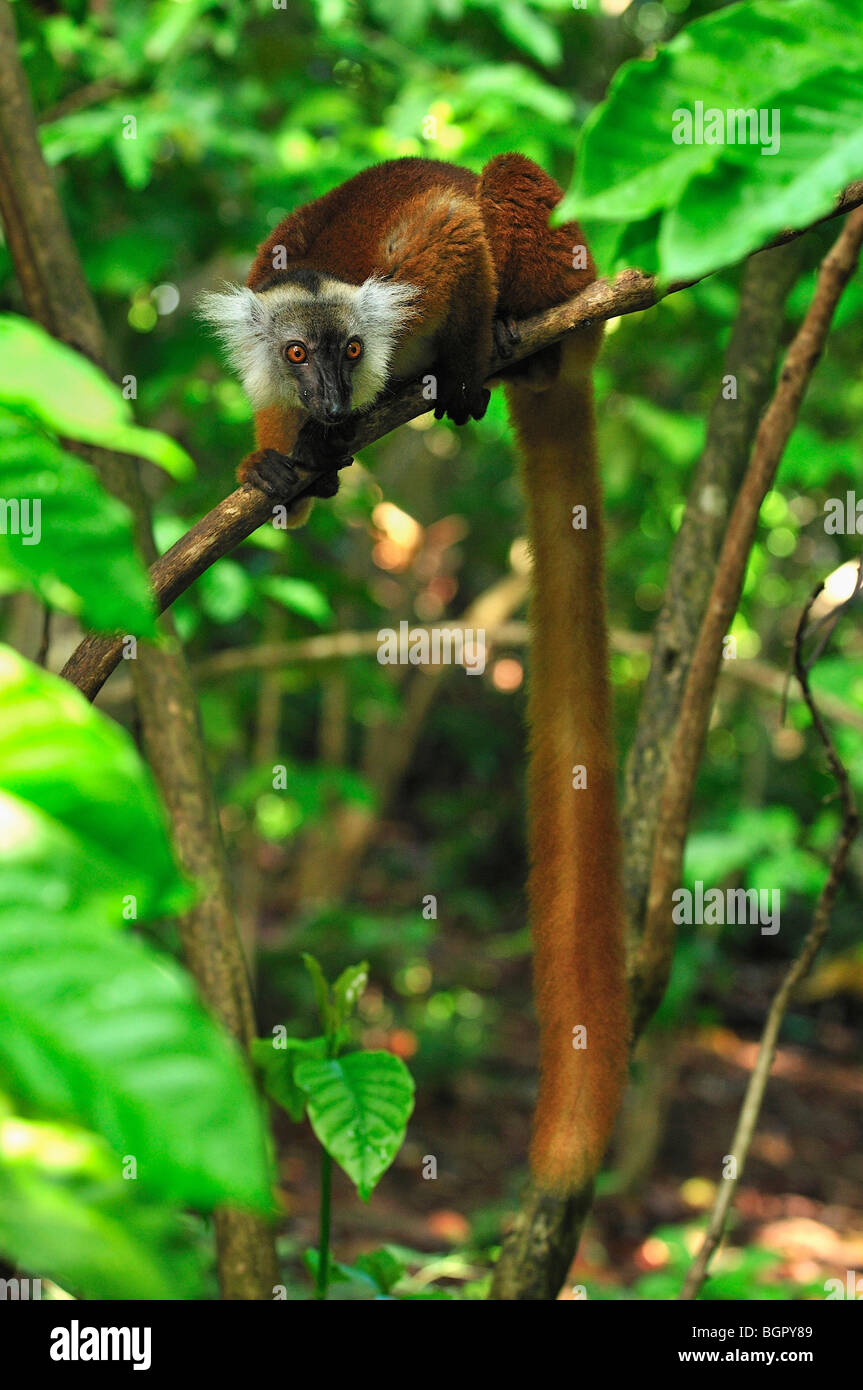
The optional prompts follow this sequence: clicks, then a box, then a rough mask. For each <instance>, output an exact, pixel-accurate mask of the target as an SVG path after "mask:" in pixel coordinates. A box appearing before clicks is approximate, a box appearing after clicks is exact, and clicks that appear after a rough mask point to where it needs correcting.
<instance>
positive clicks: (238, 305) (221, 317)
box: [195, 285, 261, 346]
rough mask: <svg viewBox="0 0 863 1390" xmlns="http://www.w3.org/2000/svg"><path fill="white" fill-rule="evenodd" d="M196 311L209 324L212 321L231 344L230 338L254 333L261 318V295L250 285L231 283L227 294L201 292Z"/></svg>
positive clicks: (219, 332) (222, 336)
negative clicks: (259, 298)
mask: <svg viewBox="0 0 863 1390" xmlns="http://www.w3.org/2000/svg"><path fill="white" fill-rule="evenodd" d="M195 313H196V314H197V315H198V318H201V319H203V320H204V322H205V323H209V324H212V326H213V328H215V329H216V331H217V332H218V334H219V336H220V337H221V338H223V339H224V340H225V341H226V342H227V344H228V346H230V342H228V340H229V339H231V338H235V337H237V336H240V337H245V336H246V335H247V334H248V333H250V332H254V330H255V328H256V327H257V326H258V325H259V323H260V317H261V315H260V305H259V303H258V297H257V295H256V294H255V292H254V290H250V289H248V288H247V286H246V285H228V286H227V288H226V290H225V291H224V292H223V293H215V292H211V293H209V294H201V295H199V296H198V299H197V302H196V304H195Z"/></svg>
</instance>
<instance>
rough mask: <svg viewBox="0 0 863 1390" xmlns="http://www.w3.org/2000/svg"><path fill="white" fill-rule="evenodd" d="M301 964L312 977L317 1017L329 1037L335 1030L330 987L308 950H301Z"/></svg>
mask: <svg viewBox="0 0 863 1390" xmlns="http://www.w3.org/2000/svg"><path fill="white" fill-rule="evenodd" d="M303 965H304V966H305V967H306V969H307V970H308V972H309V974H310V975H311V977H312V984H313V985H314V990H315V1003H316V1005H317V1009H318V1018H319V1019H320V1020H321V1026H322V1027H323V1030H324V1032H325V1033H326V1035H327V1037H330V1036H331V1035H332V1033H333V1032H334V1030H335V1023H334V1019H333V1010H332V1004H331V1001H330V987H329V985H328V984H327V979H326V976H325V975H324V972H323V970H322V969H321V967H320V964H319V962H318V961H317V960H315V957H314V956H313V955H311V954H310V953H309V952H308V951H303Z"/></svg>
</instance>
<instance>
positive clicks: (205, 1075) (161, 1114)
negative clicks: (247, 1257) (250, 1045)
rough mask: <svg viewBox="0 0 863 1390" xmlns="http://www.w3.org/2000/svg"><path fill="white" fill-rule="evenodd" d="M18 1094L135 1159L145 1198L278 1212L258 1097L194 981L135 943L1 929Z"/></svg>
mask: <svg viewBox="0 0 863 1390" xmlns="http://www.w3.org/2000/svg"><path fill="white" fill-rule="evenodd" d="M0 1015H2V1017H3V1020H4V1023H3V1028H2V1030H0V1076H2V1080H3V1084H4V1085H5V1087H6V1088H7V1090H8V1091H9V1092H10V1093H11V1094H12V1095H13V1096H15V1097H16V1098H17V1099H20V1100H21V1101H22V1102H23V1103H26V1104H28V1105H29V1106H36V1107H39V1108H40V1109H41V1110H42V1112H43V1113H45V1114H48V1115H50V1116H53V1117H57V1118H69V1119H75V1120H76V1121H78V1122H79V1123H81V1124H83V1125H86V1127H87V1128H88V1129H92V1130H95V1131H96V1133H98V1134H101V1135H102V1136H103V1137H104V1138H105V1139H106V1140H107V1142H108V1143H109V1144H110V1146H111V1148H112V1149H113V1150H114V1152H115V1153H116V1154H118V1155H120V1156H123V1157H125V1156H126V1155H131V1156H132V1157H133V1158H134V1159H135V1160H136V1163H137V1178H138V1181H139V1182H140V1184H141V1186H142V1188H143V1189H144V1190H145V1191H147V1192H148V1193H150V1194H158V1195H159V1196H160V1197H163V1198H166V1199H167V1200H169V1201H175V1202H187V1203H189V1204H190V1205H191V1206H195V1207H198V1208H200V1209H202V1210H209V1209H210V1208H212V1207H213V1206H215V1205H216V1204H217V1203H223V1202H230V1203H232V1204H234V1205H236V1206H247V1207H252V1208H256V1209H259V1210H268V1209H270V1207H271V1204H272V1197H271V1191H270V1170H269V1160H268V1153H267V1145H266V1139H265V1131H264V1126H263V1120H262V1114H261V1106H260V1103H259V1101H258V1097H257V1095H256V1094H255V1091H254V1088H253V1086H252V1084H251V1080H250V1077H249V1074H248V1071H247V1068H246V1066H245V1064H244V1062H243V1059H242V1057H241V1055H240V1053H239V1051H238V1050H237V1049H236V1047H235V1046H234V1045H233V1044H232V1043H231V1042H230V1041H229V1039H228V1038H227V1036H226V1035H225V1034H224V1033H223V1032H222V1031H221V1029H220V1028H219V1027H218V1025H217V1024H216V1023H215V1022H214V1021H213V1019H211V1018H210V1016H209V1015H208V1014H206V1013H205V1012H204V1009H203V1008H202V1006H201V1004H200V1002H199V1001H198V998H197V995H196V993H195V990H194V988H193V985H192V983H191V980H190V979H189V978H188V976H186V975H185V973H184V972H183V971H181V970H180V968H179V967H178V966H177V965H175V964H174V962H173V961H172V960H170V959H169V958H168V957H166V956H164V955H162V954H160V953H157V952H155V951H154V950H153V949H152V948H151V947H149V946H148V945H147V944H145V943H144V942H143V941H141V940H139V939H138V938H136V937H133V936H132V935H131V934H129V935H126V934H124V933H119V932H106V931H105V930H104V928H103V927H102V926H101V925H99V926H90V925H85V924H84V923H82V922H80V921H73V922H72V923H69V922H68V921H66V920H64V919H63V918H62V917H57V918H53V919H50V918H47V917H45V916H44V915H43V914H41V913H40V912H39V911H34V910H32V909H31V910H27V909H26V908H23V907H22V908H18V909H11V908H10V909H9V910H7V911H5V912H4V913H3V914H2V918H0Z"/></svg>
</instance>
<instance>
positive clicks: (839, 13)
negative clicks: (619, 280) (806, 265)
mask: <svg viewBox="0 0 863 1390" xmlns="http://www.w3.org/2000/svg"><path fill="white" fill-rule="evenodd" d="M854 34H856V36H857V42H851V41H849V35H854ZM861 84H863V0H843V3H841V4H840V3H839V0H787V3H785V4H782V5H778V4H776V3H774V0H750V3H744V4H739V5H729V6H726V7H725V8H723V9H721V10H719V11H718V12H717V13H715V14H711V15H708V16H706V17H705V18H703V19H700V20H698V21H696V22H695V23H693V24H690V25H688V26H687V27H686V29H684V30H683V31H682V32H681V33H680V34H679V35H678V36H677V37H676V38H675V39H674V40H673V41H672V42H671V43H670V44H669V45H668V46H667V47H665V48H662V49H660V50H659V52H658V53H656V54H655V56H653V57H651V58H650V59H649V60H639V61H636V62H633V63H628V64H625V65H624V66H623V67H622V68H621V69H620V71H619V72H618V73H617V75H616V77H615V78H614V80H613V82H612V84H611V88H610V90H609V95H608V97H607V99H606V101H605V102H603V103H602V105H601V106H599V107H597V108H596V110H595V111H594V112H593V113H592V115H591V117H590V118H589V120H588V121H587V123H586V124H585V127H584V131H583V137H582V146H581V150H580V154H579V158H578V164H577V171H576V178H575V183H574V185H573V188H572V190H571V192H570V194H569V195H568V196H567V198H566V199H565V201H564V204H563V205H562V206H561V208H560V210H559V212H560V215H561V216H566V217H569V216H577V217H579V218H581V219H583V220H584V221H585V224H586V228H587V232H588V235H589V236H590V235H591V232H595V234H596V241H597V243H598V245H599V246H601V248H602V256H604V257H606V258H607V259H602V264H601V268H602V270H603V271H604V272H608V271H611V270H612V269H614V268H615V265H619V264H621V263H622V262H623V261H624V260H626V259H627V257H626V254H625V253H624V250H623V245H624V236H625V240H626V242H627V243H628V244H629V247H630V262H629V263H637V264H639V265H640V266H641V268H642V269H644V270H647V271H655V270H658V271H659V273H660V275H661V277H662V278H664V279H672V278H675V277H683V276H696V275H701V274H704V273H706V272H707V271H709V270H712V269H715V268H716V267H717V266H720V265H725V264H730V263H732V262H734V261H735V260H737V259H739V258H740V257H741V256H743V255H745V254H747V253H748V252H749V251H752V250H754V249H756V248H757V247H758V246H760V245H762V244H763V243H764V242H765V241H766V240H768V239H769V238H770V237H771V236H772V235H774V234H775V233H778V232H779V231H781V230H783V229H784V228H785V227H787V226H806V225H807V224H808V223H810V222H812V221H814V220H815V219H816V218H817V217H819V216H821V215H822V214H823V213H825V212H827V211H829V209H830V207H831V206H832V203H833V200H834V198H835V196H836V194H837V193H838V192H839V190H840V189H841V188H842V186H843V185H844V184H845V183H847V182H849V181H850V180H851V179H854V178H859V177H860V176H861V173H863V168H862V167H861V163H863V151H861V134H860V108H861V101H863V99H861V97H860V89H861ZM697 103H701V106H702V110H705V111H706V110H709V109H711V108H717V109H719V110H720V111H722V112H727V111H729V110H731V111H745V110H749V109H752V110H754V111H755V112H756V113H758V112H763V113H764V114H765V120H766V121H767V122H768V124H767V125H766V127H765V135H766V134H767V132H768V131H769V130H770V129H771V125H770V122H771V121H772V120H773V119H774V118H773V117H771V116H770V113H771V112H774V111H777V112H778V113H779V117H778V119H779V124H778V134H779V142H778V152H776V153H773V154H765V153H762V143H768V142H767V140H766V139H765V140H764V141H763V142H761V141H759V142H753V143H751V144H749V143H743V144H736V143H715V144H713V143H706V142H701V143H697V142H693V143H675V141H674V140H673V139H672V132H673V129H674V127H675V121H676V114H675V113H677V112H680V111H689V112H694V111H695V109H696V105H697ZM657 214H659V219H658V222H657V221H656V215H657ZM639 225H640V226H641V227H642V231H641V233H636V232H635V231H634V230H633V228H634V227H637V226H639ZM657 232H658V240H657V239H656V236H657ZM633 245H638V247H639V252H640V256H639V259H638V260H637V262H633V261H632V259H631V247H632V246H633ZM615 247H616V261H614V260H612V259H611V258H612V257H613V255H614V251H615Z"/></svg>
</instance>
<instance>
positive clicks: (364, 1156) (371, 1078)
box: [294, 1052, 414, 1201]
mask: <svg viewBox="0 0 863 1390" xmlns="http://www.w3.org/2000/svg"><path fill="white" fill-rule="evenodd" d="M294 1076H295V1078H296V1081H297V1084H298V1085H299V1086H301V1087H302V1089H303V1090H304V1091H305V1092H306V1095H307V1096H308V1113H309V1119H310V1120H311V1123H312V1128H313V1129H314V1131H315V1134H316V1135H317V1136H318V1138H319V1140H320V1141H321V1143H322V1144H323V1146H324V1148H325V1149H326V1151H327V1153H328V1154H331V1155H332V1157H333V1158H334V1159H335V1160H336V1162H337V1163H338V1164H339V1165H340V1166H341V1167H342V1168H343V1169H344V1170H345V1172H346V1173H347V1175H348V1177H349V1178H350V1179H351V1181H352V1182H353V1183H354V1184H355V1185H356V1188H357V1191H358V1192H359V1194H360V1196H361V1197H362V1199H363V1201H368V1199H369V1197H370V1196H371V1193H372V1189H373V1188H374V1187H375V1185H376V1183H377V1182H378V1181H379V1180H380V1178H381V1177H382V1175H383V1174H384V1173H385V1172H386V1170H387V1168H388V1167H389V1166H390V1164H391V1163H392V1161H393V1159H394V1158H395V1156H396V1154H397V1153H398V1151H399V1148H400V1147H401V1144H402V1141H403V1139H404V1137H405V1128H406V1127H407V1122H408V1119H409V1118H410V1113H411V1110H412V1109H413V1096H414V1083H413V1079H412V1077H411V1074H410V1072H409V1071H408V1069H407V1067H406V1066H405V1064H404V1062H403V1061H402V1060H401V1058H400V1057H394V1056H393V1054H392V1053H391V1052H352V1053H350V1054H349V1055H348V1056H347V1057H340V1058H332V1059H330V1060H327V1061H322V1062H318V1061H311V1060H309V1061H306V1062H299V1063H298V1064H297V1066H296V1067H295V1068H294Z"/></svg>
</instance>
